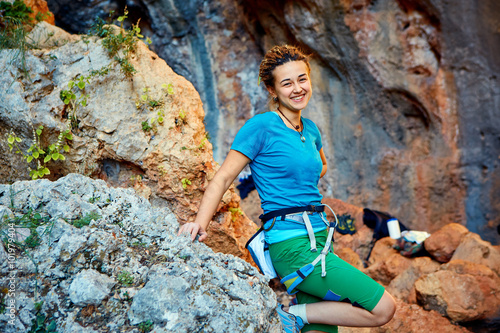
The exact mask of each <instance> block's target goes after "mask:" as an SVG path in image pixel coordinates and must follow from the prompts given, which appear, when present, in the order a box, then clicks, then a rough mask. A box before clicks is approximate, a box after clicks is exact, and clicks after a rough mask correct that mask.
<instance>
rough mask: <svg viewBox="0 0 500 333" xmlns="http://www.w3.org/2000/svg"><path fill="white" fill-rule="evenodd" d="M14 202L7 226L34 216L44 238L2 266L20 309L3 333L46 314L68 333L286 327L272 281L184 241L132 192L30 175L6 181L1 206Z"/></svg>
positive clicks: (172, 220) (3, 322)
mask: <svg viewBox="0 0 500 333" xmlns="http://www.w3.org/2000/svg"><path fill="white" fill-rule="evenodd" d="M6 207H9V209H10V210H11V213H12V216H11V217H8V218H7V220H6V224H5V225H4V224H3V225H2V227H1V229H0V232H2V233H4V232H6V229H5V228H7V226H8V224H9V223H14V221H15V218H17V219H18V220H19V217H20V216H25V217H24V221H25V222H23V223H32V222H34V221H37V222H36V223H37V228H36V230H37V233H38V235H39V239H38V241H37V243H36V244H33V247H31V248H26V251H27V253H28V254H29V255H27V254H25V253H24V252H23V251H19V249H16V252H15V267H14V268H11V267H9V266H8V265H7V266H5V265H4V266H2V274H1V275H0V285H3V286H5V285H8V279H9V274H10V271H12V272H14V274H15V276H16V309H17V317H16V321H15V323H14V324H13V325H12V324H10V323H9V320H10V319H9V317H8V314H7V313H4V314H0V331H2V332H6V333H13V332H18V331H27V330H29V328H30V327H31V325H32V323H33V321H34V320H36V318H37V316H41V315H43V316H45V317H46V323H50V322H52V321H55V323H56V330H57V331H58V332H62V333H64V332H82V333H87V332H88V333H91V332H102V331H113V332H136V331H137V329H138V328H137V325H139V324H141V323H144V322H147V321H148V320H150V321H151V322H152V323H153V327H154V329H155V330H156V331H159V332H172V331H175V332H189V331H196V330H199V329H200V328H201V327H204V328H205V330H206V331H207V332H222V331H231V332H272V333H278V332H280V331H281V324H280V322H279V319H278V317H277V315H276V312H275V310H274V308H275V307H276V295H275V294H274V292H273V291H272V290H271V289H270V288H269V286H268V279H266V278H265V277H264V276H262V275H261V274H260V273H259V272H258V271H257V269H255V268H254V267H253V266H251V265H250V264H248V263H247V262H245V261H243V260H241V259H239V258H237V257H234V256H231V255H226V254H222V253H214V252H213V251H212V250H211V249H210V248H208V247H207V246H206V245H205V244H201V243H199V242H197V241H195V242H194V243H193V242H191V240H190V239H189V238H188V237H185V236H181V237H178V236H177V230H178V227H179V224H178V222H177V218H176V217H175V215H174V214H173V213H172V212H171V211H170V210H169V209H168V208H165V207H164V208H155V207H153V206H152V205H151V204H150V203H149V201H148V200H146V199H145V198H143V197H140V196H138V195H137V194H136V193H135V192H134V190H133V189H131V188H128V189H123V188H114V187H109V186H108V184H107V183H106V182H104V181H103V180H93V179H91V178H88V177H85V176H83V175H79V174H69V175H67V176H65V177H62V178H60V179H58V180H57V181H55V182H51V181H48V180H36V181H21V182H15V183H14V184H12V185H0V211H3V210H5V209H6ZM34 214H40V216H39V217H35V215H34ZM62 217H64V218H62ZM77 226H79V227H77ZM30 231H31V232H32V233H33V229H32V228H30ZM32 235H33V234H31V235H30V236H32ZM72 240H73V243H74V244H71V241H72ZM35 285H36V286H37V288H38V290H39V292H37V293H36V294H35V293H34V290H35ZM35 297H36V299H35ZM35 302H42V303H41V304H42V306H41V309H36V308H35V306H34V304H35Z"/></svg>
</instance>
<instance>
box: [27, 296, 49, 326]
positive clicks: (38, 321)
mask: <svg viewBox="0 0 500 333" xmlns="http://www.w3.org/2000/svg"><path fill="white" fill-rule="evenodd" d="M42 305H43V301H40V302H38V303H35V311H36V317H35V318H33V323H32V324H31V330H29V331H28V333H56V321H55V320H54V319H52V320H51V318H47V317H46V316H45V315H44V314H43V313H42V312H41V310H42ZM47 324H48V325H47Z"/></svg>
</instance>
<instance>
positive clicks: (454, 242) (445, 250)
mask: <svg viewBox="0 0 500 333" xmlns="http://www.w3.org/2000/svg"><path fill="white" fill-rule="evenodd" d="M468 232H469V230H467V228H466V227H464V226H463V225H461V224H458V223H450V224H447V225H445V226H444V227H442V228H441V229H439V230H438V231H435V232H434V233H432V234H431V235H430V236H429V238H427V239H426V240H425V242H424V247H425V249H426V250H427V252H429V253H430V254H431V255H432V257H433V258H434V259H436V260H437V261H439V262H448V261H450V259H451V257H452V256H453V253H454V252H455V250H456V248H457V247H458V245H459V244H460V242H461V241H462V239H463V238H464V236H465V235H466V234H467V233H468Z"/></svg>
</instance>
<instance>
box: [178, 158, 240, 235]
mask: <svg viewBox="0 0 500 333" xmlns="http://www.w3.org/2000/svg"><path fill="white" fill-rule="evenodd" d="M248 163H250V159H249V158H248V157H246V156H245V155H243V154H242V153H240V152H238V151H236V150H230V151H229V154H227V157H226V159H225V160H224V163H222V166H221V167H220V169H219V170H218V171H217V173H216V174H215V176H214V178H213V179H212V180H211V181H210V183H209V184H208V187H207V190H206V191H205V193H204V194H203V198H202V199H201V204H200V207H199V208H198V214H196V219H195V220H194V222H192V223H186V224H184V225H182V226H181V228H180V229H179V232H178V234H177V235H180V234H181V233H183V232H187V233H190V234H191V239H192V240H194V239H195V238H196V235H198V234H199V235H200V238H199V239H198V240H199V241H200V242H202V241H204V240H205V239H206V238H207V236H208V235H207V232H206V230H207V228H208V225H209V224H210V221H211V220H212V217H213V216H214V214H215V211H216V210H217V206H218V205H219V202H220V201H221V199H222V196H223V195H224V193H225V192H226V191H227V189H228V188H229V186H230V185H231V184H232V182H233V181H234V179H235V178H236V176H238V174H239V173H240V172H241V170H243V168H244V167H245V166H246V165H247V164H248Z"/></svg>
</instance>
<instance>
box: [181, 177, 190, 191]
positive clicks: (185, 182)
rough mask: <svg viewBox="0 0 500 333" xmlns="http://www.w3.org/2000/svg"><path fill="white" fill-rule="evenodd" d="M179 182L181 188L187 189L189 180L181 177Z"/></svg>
mask: <svg viewBox="0 0 500 333" xmlns="http://www.w3.org/2000/svg"><path fill="white" fill-rule="evenodd" d="M181 184H182V188H183V189H187V186H188V185H191V181H190V180H189V179H187V178H182V179H181Z"/></svg>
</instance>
